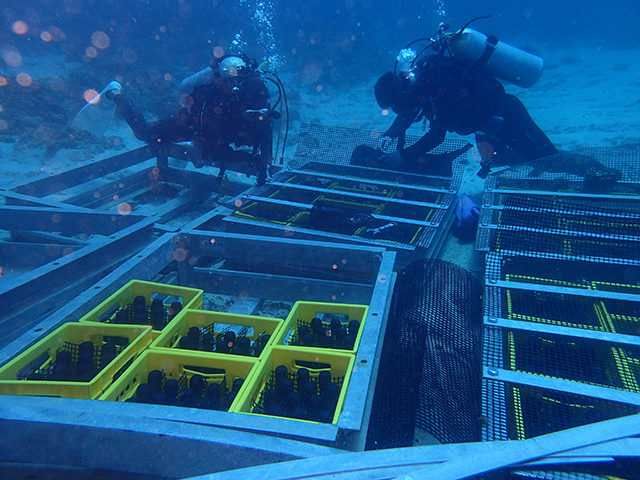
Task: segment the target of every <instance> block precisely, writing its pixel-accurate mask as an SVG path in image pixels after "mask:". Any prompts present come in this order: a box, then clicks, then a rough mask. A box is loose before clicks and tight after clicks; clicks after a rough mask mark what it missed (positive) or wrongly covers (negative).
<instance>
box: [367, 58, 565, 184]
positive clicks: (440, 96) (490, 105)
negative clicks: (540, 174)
mask: <svg viewBox="0 0 640 480" xmlns="http://www.w3.org/2000/svg"><path fill="white" fill-rule="evenodd" d="M375 96H376V100H377V102H378V105H379V106H380V107H381V108H383V109H388V108H391V109H392V110H393V111H394V112H395V113H397V114H398V117H397V118H396V119H395V121H394V122H393V124H392V125H391V127H390V128H389V129H388V130H387V131H386V132H385V134H384V136H385V137H388V138H387V139H383V140H385V141H383V145H384V144H385V143H387V144H388V142H389V141H390V139H395V138H397V139H398V151H399V153H400V155H401V157H402V160H403V162H404V163H405V164H411V163H415V162H418V161H420V159H421V157H422V156H424V155H425V154H426V153H427V152H429V151H430V150H432V149H433V148H435V147H437V146H438V145H440V144H441V143H442V142H443V141H444V139H445V136H446V133H447V132H455V133H458V134H460V135H469V134H472V133H475V134H476V143H477V146H478V150H479V152H480V156H481V158H482V165H483V170H484V171H485V172H484V173H485V176H486V173H488V167H489V165H491V164H493V166H497V165H499V164H514V163H517V162H518V161H520V162H521V161H527V160H533V159H536V158H540V157H544V156H547V155H553V154H555V153H558V150H557V149H556V148H555V147H554V146H553V144H552V143H551V141H550V140H549V139H548V138H547V136H546V135H545V134H544V132H542V130H540V128H539V127H538V126H537V125H536V124H535V122H534V121H533V120H532V119H531V117H530V116H529V113H528V112H527V109H526V108H525V106H524V105H523V104H522V102H521V101H520V100H518V99H517V98H516V97H514V96H513V95H509V94H506V93H505V91H504V87H503V86H502V85H501V84H500V83H499V82H498V81H497V80H496V79H495V78H494V77H492V76H490V75H488V74H486V73H483V72H482V71H480V70H479V69H476V68H473V67H470V66H469V65H468V64H466V63H464V62H462V61H460V60H458V59H456V58H453V57H448V56H442V55H425V56H424V57H422V58H418V59H417V61H416V62H415V66H414V67H413V68H411V70H409V71H402V72H400V74H398V75H394V74H393V73H392V72H387V73H386V74H384V75H383V76H382V77H380V79H379V80H378V81H377V83H376V85H375ZM422 119H425V120H428V121H429V131H428V132H427V133H426V134H425V135H424V136H423V137H422V138H421V139H420V140H418V142H416V143H415V144H414V145H411V146H409V147H407V148H405V132H406V130H407V129H408V128H409V127H410V126H411V124H412V123H414V122H419V121H420V120H422ZM509 149H511V150H513V151H514V152H515V153H516V154H517V155H518V156H519V157H520V159H514V158H513V155H506V153H507V150H509ZM481 172H482V171H481ZM479 175H481V173H479Z"/></svg>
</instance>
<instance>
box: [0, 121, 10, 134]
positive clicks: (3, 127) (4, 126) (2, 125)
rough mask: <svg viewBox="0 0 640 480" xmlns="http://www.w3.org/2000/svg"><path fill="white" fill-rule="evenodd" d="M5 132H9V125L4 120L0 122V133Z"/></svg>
mask: <svg viewBox="0 0 640 480" xmlns="http://www.w3.org/2000/svg"><path fill="white" fill-rule="evenodd" d="M5 130H9V124H8V123H7V121H6V120H0V132H4V131H5Z"/></svg>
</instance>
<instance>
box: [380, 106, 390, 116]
mask: <svg viewBox="0 0 640 480" xmlns="http://www.w3.org/2000/svg"><path fill="white" fill-rule="evenodd" d="M380 113H382V116H383V117H386V116H387V115H389V110H388V109H386V108H383V109H382V112H380Z"/></svg>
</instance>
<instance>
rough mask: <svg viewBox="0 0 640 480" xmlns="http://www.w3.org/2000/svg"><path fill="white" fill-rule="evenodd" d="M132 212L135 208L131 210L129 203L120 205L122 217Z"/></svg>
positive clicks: (119, 211) (119, 210)
mask: <svg viewBox="0 0 640 480" xmlns="http://www.w3.org/2000/svg"><path fill="white" fill-rule="evenodd" d="M132 210H133V208H131V205H130V204H129V203H127V202H122V203H121V204H120V205H118V213H119V214H120V215H125V216H126V215H129V214H130V213H131V211H132Z"/></svg>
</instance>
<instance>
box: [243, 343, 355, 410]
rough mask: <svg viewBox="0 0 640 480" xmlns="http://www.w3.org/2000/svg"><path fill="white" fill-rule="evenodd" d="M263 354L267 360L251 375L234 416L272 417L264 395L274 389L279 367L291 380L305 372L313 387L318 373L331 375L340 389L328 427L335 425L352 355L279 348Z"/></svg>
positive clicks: (342, 400) (333, 381)
mask: <svg viewBox="0 0 640 480" xmlns="http://www.w3.org/2000/svg"><path fill="white" fill-rule="evenodd" d="M265 354H266V356H265V357H264V358H262V359H261V360H260V363H259V365H258V367H257V369H256V372H255V374H254V375H253V378H252V382H251V385H249V388H247V390H246V391H245V394H244V396H243V397H242V398H241V399H240V401H239V402H238V403H237V404H236V405H235V406H234V410H233V411H234V412H238V413H246V414H253V415H266V416H273V415H267V414H266V413H265V405H264V399H265V391H266V390H270V389H274V388H275V380H274V378H275V377H274V372H275V369H276V367H278V366H279V365H284V366H286V367H287V369H288V371H289V374H290V377H291V376H293V375H296V374H297V372H298V370H299V369H300V368H303V367H304V368H307V369H308V370H309V374H310V377H311V379H312V381H313V382H315V383H316V384H317V383H318V376H319V374H320V372H321V371H323V370H326V371H329V372H330V373H331V377H332V383H334V384H336V385H338V386H339V388H340V391H339V395H338V397H337V402H336V406H335V410H334V412H333V418H332V421H331V423H337V422H338V418H339V417H340V413H342V408H343V406H344V400H345V397H346V395H347V388H348V386H349V380H350V378H351V372H352V370H353V364H354V361H355V357H354V356H353V355H351V354H348V353H340V352H336V351H335V350H332V351H328V350H326V351H325V350H320V349H317V348H309V349H304V348H295V349H294V348H288V347H282V346H274V347H270V348H269V350H268V351H267V352H265ZM282 417H285V418H293V417H291V416H287V415H282ZM301 421H309V420H301ZM314 423H318V422H314Z"/></svg>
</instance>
